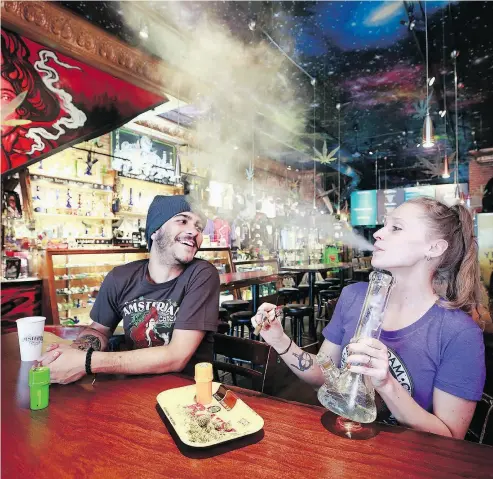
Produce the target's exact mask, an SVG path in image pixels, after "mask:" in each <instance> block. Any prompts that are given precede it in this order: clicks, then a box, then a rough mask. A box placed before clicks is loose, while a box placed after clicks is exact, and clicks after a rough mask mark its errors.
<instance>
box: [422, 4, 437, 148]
mask: <svg viewBox="0 0 493 479" xmlns="http://www.w3.org/2000/svg"><path fill="white" fill-rule="evenodd" d="M425 42H426V45H425V51H426V116H425V121H424V124H423V148H431V147H432V146H433V145H434V144H435V141H434V139H433V136H434V134H433V122H432V121H431V117H430V96H429V87H430V79H429V77H428V15H427V13H426V2H425ZM431 84H433V83H431Z"/></svg>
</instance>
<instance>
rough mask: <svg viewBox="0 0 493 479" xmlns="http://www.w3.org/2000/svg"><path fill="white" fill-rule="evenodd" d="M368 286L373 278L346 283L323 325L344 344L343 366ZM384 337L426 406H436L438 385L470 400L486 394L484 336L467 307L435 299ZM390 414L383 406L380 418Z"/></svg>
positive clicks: (396, 369)
mask: <svg viewBox="0 0 493 479" xmlns="http://www.w3.org/2000/svg"><path fill="white" fill-rule="evenodd" d="M367 289H368V283H357V284H353V285H350V286H347V287H346V288H344V289H343V291H342V293H341V297H340V298H339V301H338V302H337V306H336V308H335V311H334V314H333V316H332V319H331V321H330V323H329V324H328V325H327V326H326V327H325V328H324V330H323V335H324V337H325V338H326V339H327V340H329V341H330V342H332V343H334V344H339V345H341V346H342V347H343V352H342V357H341V364H340V366H341V367H342V366H344V365H345V362H346V358H347V344H348V343H349V341H350V340H351V338H352V337H353V336H354V332H355V330H356V325H357V323H358V320H359V315H360V312H361V309H362V307H363V301H364V299H365V295H366V290H367ZM380 341H382V343H384V344H385V345H386V346H387V348H388V353H389V367H390V371H391V373H392V375H393V376H394V377H395V378H396V379H397V381H399V383H400V384H401V385H402V387H404V388H405V389H406V390H407V391H408V392H409V393H410V394H411V396H412V397H413V398H414V400H415V401H416V402H417V403H418V404H419V405H420V406H421V407H422V408H424V409H425V410H427V411H429V412H432V410H433V389H434V388H435V387H436V388H438V389H440V390H442V391H445V392H447V393H449V394H452V395H454V396H457V397H460V398H464V399H469V400H471V401H479V400H480V399H481V394H482V392H483V387H484V382H485V376H486V367H485V356H484V341H483V335H482V332H481V329H480V328H479V326H478V325H477V324H476V323H475V322H474V321H473V320H472V318H471V317H470V316H468V315H467V314H466V313H464V312H463V311H461V310H449V309H445V308H443V307H441V306H439V305H437V304H435V305H433V306H432V307H431V308H430V309H429V310H428V311H427V312H426V313H425V314H424V315H423V316H422V317H421V318H420V319H418V320H417V321H416V322H415V323H413V324H411V325H410V326H407V327H405V328H403V329H399V330H397V331H385V330H382V333H381V335H380ZM382 406H384V405H382ZM385 416H386V414H385V412H384V411H379V418H380V419H383V420H385V419H386V417H385ZM390 419H392V418H390Z"/></svg>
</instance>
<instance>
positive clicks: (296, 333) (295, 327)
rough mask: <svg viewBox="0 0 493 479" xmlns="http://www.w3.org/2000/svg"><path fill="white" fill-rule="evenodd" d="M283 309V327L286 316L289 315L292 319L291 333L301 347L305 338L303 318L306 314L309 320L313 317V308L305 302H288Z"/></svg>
mask: <svg viewBox="0 0 493 479" xmlns="http://www.w3.org/2000/svg"><path fill="white" fill-rule="evenodd" d="M282 311H283V313H284V317H283V320H282V324H283V327H284V324H285V321H286V317H289V318H290V319H291V335H292V337H293V339H295V340H296V344H298V346H300V347H301V346H302V339H303V336H302V332H303V319H304V317H305V316H308V317H309V320H311V319H312V318H313V308H312V307H311V306H307V305H304V304H287V305H286V306H284V308H283V310H282ZM310 325H311V321H310Z"/></svg>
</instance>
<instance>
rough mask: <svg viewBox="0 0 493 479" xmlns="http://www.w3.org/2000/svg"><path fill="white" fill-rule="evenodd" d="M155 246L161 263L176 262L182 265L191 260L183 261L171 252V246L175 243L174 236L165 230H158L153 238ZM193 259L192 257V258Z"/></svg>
mask: <svg viewBox="0 0 493 479" xmlns="http://www.w3.org/2000/svg"><path fill="white" fill-rule="evenodd" d="M154 242H155V243H156V246H157V253H158V255H159V259H160V262H161V263H163V264H173V263H178V264H180V265H182V266H186V265H187V264H190V262H191V261H184V260H182V259H180V258H178V257H177V256H176V255H174V254H173V253H172V252H171V247H172V246H173V245H174V244H175V243H176V241H175V238H174V237H173V236H171V234H169V233H167V232H166V231H161V230H160V231H158V233H157V235H156V239H155V240H154ZM192 260H193V258H192Z"/></svg>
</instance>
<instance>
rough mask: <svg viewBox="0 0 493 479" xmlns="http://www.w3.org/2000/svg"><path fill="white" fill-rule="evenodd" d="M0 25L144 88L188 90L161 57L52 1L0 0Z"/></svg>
mask: <svg viewBox="0 0 493 479" xmlns="http://www.w3.org/2000/svg"><path fill="white" fill-rule="evenodd" d="M1 13H2V27H5V28H8V29H10V30H13V31H15V32H17V33H19V34H21V35H24V36H26V37H27V38H29V39H31V40H33V41H36V42H39V43H41V44H43V45H45V46H47V47H50V48H53V49H54V50H57V51H59V52H60V53H63V54H65V55H68V56H70V57H72V58H74V59H76V60H78V61H80V62H84V63H87V64H88V65H91V66H92V67H95V68H98V69H100V70H102V71H105V72H107V73H109V74H111V75H113V76H115V77H117V78H120V79H122V80H125V81H128V82H129V83H132V84H134V85H136V86H138V87H140V88H143V89H145V90H147V91H150V92H153V93H156V94H159V95H161V96H163V97H165V92H168V93H169V94H170V95H173V96H177V94H178V91H177V88H176V87H175V85H177V84H180V92H179V93H180V97H181V99H186V98H189V96H190V95H189V91H188V90H187V88H186V87H185V86H184V85H186V84H187V83H186V82H183V83H182V82H179V81H178V80H177V75H179V73H177V72H176V70H172V69H171V68H170V67H169V65H167V64H166V63H164V62H163V61H161V60H159V59H157V58H153V57H150V56H149V55H147V54H145V53H143V52H141V51H140V50H138V49H137V48H132V47H130V46H128V45H127V44H125V43H123V42H122V41H120V40H118V39H117V38H116V37H114V36H112V35H110V34H109V33H107V32H105V31H104V30H102V29H100V28H98V27H96V26H94V25H93V24H91V23H89V22H88V21H86V20H84V19H83V18H80V17H78V16H77V15H75V14H73V13H71V12H70V11H68V10H66V9H64V8H62V7H60V6H58V5H56V4H55V3H54V2H31V1H24V2H18V1H6V2H2V3H1Z"/></svg>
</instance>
